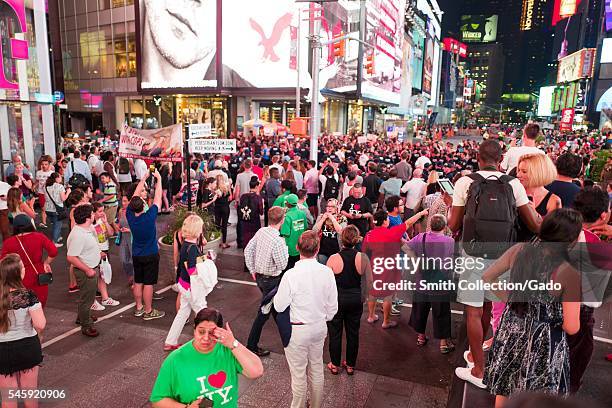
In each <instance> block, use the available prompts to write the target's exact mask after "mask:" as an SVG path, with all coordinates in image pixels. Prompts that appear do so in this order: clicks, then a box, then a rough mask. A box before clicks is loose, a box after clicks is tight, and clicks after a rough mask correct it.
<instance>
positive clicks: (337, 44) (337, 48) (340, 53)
mask: <svg viewBox="0 0 612 408" xmlns="http://www.w3.org/2000/svg"><path fill="white" fill-rule="evenodd" d="M342 36H344V33H343V32H340V34H336V35H334V42H333V46H334V58H339V57H344V54H345V52H346V48H345V47H346V39H342V40H338V38H340V37H342Z"/></svg>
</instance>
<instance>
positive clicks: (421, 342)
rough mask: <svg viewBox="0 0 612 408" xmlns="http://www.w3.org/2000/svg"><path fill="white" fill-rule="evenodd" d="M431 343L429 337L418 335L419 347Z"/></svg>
mask: <svg viewBox="0 0 612 408" xmlns="http://www.w3.org/2000/svg"><path fill="white" fill-rule="evenodd" d="M428 341H429V337H427V336H425V335H424V334H417V347H423V346H424V345H426V344H427V342H428Z"/></svg>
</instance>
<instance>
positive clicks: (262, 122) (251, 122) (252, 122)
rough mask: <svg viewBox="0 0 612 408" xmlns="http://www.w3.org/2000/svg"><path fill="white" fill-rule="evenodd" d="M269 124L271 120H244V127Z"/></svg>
mask: <svg viewBox="0 0 612 408" xmlns="http://www.w3.org/2000/svg"><path fill="white" fill-rule="evenodd" d="M269 124H270V123H269V122H266V121H265V120H262V119H251V120H247V121H246V122H244V123H243V124H242V127H245V128H254V127H262V126H266V125H269Z"/></svg>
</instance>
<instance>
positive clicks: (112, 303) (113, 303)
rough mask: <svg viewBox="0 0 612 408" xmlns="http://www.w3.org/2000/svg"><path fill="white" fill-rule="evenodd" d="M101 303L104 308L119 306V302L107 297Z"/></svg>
mask: <svg viewBox="0 0 612 408" xmlns="http://www.w3.org/2000/svg"><path fill="white" fill-rule="evenodd" d="M101 303H102V305H104V306H119V305H120V302H119V301H117V300H115V299H113V298H112V297H109V298H108V299H104V300H103V301H102V302H101Z"/></svg>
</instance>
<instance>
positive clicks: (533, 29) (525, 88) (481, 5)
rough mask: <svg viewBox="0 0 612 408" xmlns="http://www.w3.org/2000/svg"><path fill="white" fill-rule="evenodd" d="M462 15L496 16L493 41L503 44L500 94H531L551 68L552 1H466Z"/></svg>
mask: <svg viewBox="0 0 612 408" xmlns="http://www.w3.org/2000/svg"><path fill="white" fill-rule="evenodd" d="M464 3H465V4H464V7H463V10H464V14H481V15H483V14H484V15H498V16H499V18H498V24H497V38H496V41H497V42H499V43H501V44H503V50H504V56H505V63H504V65H505V69H504V81H503V93H510V94H511V93H531V92H535V91H537V90H538V89H539V86H541V85H542V84H543V82H544V81H545V79H546V76H547V73H548V71H549V70H550V68H551V67H550V66H549V65H548V64H549V63H550V50H551V49H552V42H553V36H552V34H553V30H552V27H551V18H552V11H553V4H552V3H553V2H550V1H546V0H465V2H464Z"/></svg>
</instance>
